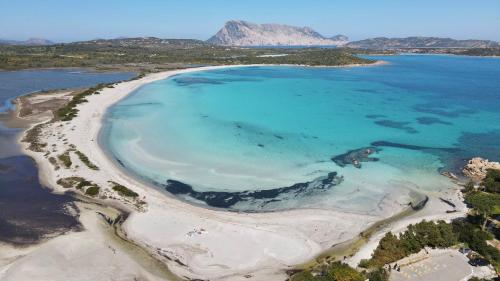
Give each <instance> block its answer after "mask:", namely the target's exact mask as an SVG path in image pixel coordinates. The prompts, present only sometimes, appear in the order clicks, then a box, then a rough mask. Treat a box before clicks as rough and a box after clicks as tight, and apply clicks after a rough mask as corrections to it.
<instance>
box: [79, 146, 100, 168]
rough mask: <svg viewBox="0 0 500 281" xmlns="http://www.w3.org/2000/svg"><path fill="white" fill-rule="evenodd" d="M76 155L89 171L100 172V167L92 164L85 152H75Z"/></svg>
mask: <svg viewBox="0 0 500 281" xmlns="http://www.w3.org/2000/svg"><path fill="white" fill-rule="evenodd" d="M75 153H76V155H78V158H80V160H81V161H82V162H83V163H84V164H85V165H86V166H87V167H89V169H92V170H95V171H98V170H99V167H97V166H96V165H95V164H94V163H92V162H90V160H89V158H88V157H87V155H85V154H83V152H81V151H79V150H76V151H75Z"/></svg>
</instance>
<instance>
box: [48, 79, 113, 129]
mask: <svg viewBox="0 0 500 281" xmlns="http://www.w3.org/2000/svg"><path fill="white" fill-rule="evenodd" d="M105 86H107V85H106V84H98V85H97V86H95V87H91V88H88V89H87V90H85V91H83V92H81V93H78V94H76V95H74V96H73V98H72V99H71V100H70V101H69V102H68V103H67V104H66V105H65V106H63V107H61V108H59V109H58V110H57V117H58V118H59V120H61V121H71V120H72V119H73V118H75V117H76V116H77V115H78V109H77V108H76V106H77V105H78V104H80V103H84V102H87V99H86V97H87V96H90V95H93V94H99V90H101V89H102V88H104V87H105Z"/></svg>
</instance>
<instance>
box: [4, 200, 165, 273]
mask: <svg viewBox="0 0 500 281" xmlns="http://www.w3.org/2000/svg"><path fill="white" fill-rule="evenodd" d="M77 205H78V207H79V209H80V210H81V213H80V221H81V223H82V224H83V225H84V226H85V230H84V231H81V232H72V233H69V234H67V235H62V236H59V237H56V238H53V239H51V240H49V241H47V242H45V243H42V244H39V245H35V246H31V247H27V248H14V247H9V246H6V245H2V247H1V250H0V280H2V281H3V280H5V281H10V280H12V281H22V280H26V281H31V280H39V281H42V280H47V281H58V280H60V281H82V280H89V281H91V280H92V281H93V280H165V279H166V278H168V275H167V274H166V273H165V272H162V271H159V270H155V269H154V268H152V267H151V266H145V265H142V264H140V263H138V262H137V261H135V260H134V259H132V258H131V257H130V253H129V252H130V251H132V250H133V249H129V250H127V248H126V247H127V245H124V243H123V242H121V241H120V240H118V239H116V238H113V234H112V231H113V230H112V229H111V227H110V226H109V225H107V224H106V223H105V222H104V220H102V219H101V218H100V215H98V214H97V213H96V211H99V212H102V213H106V212H109V211H111V212H112V210H109V209H108V210H106V208H100V209H98V210H94V209H90V208H89V207H90V206H88V205H85V204H79V203H77Z"/></svg>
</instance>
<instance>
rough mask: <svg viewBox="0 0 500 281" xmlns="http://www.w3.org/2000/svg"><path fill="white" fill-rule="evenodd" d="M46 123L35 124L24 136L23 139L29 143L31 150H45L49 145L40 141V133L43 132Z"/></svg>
mask: <svg viewBox="0 0 500 281" xmlns="http://www.w3.org/2000/svg"><path fill="white" fill-rule="evenodd" d="M44 125H45V124H38V125H35V126H34V127H33V128H31V129H30V130H28V131H27V132H26V135H25V136H24V138H23V139H22V141H23V142H27V143H29V146H28V149H29V150H31V151H35V152H43V148H45V147H46V146H47V143H45V142H41V141H40V134H41V133H42V129H43V126H44Z"/></svg>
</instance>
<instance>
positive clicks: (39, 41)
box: [0, 38, 54, 46]
mask: <svg viewBox="0 0 500 281" xmlns="http://www.w3.org/2000/svg"><path fill="white" fill-rule="evenodd" d="M53 44H54V42H52V41H49V40H47V39H43V38H30V39H28V40H26V41H16V40H4V39H0V45H23V46H44V45H53Z"/></svg>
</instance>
